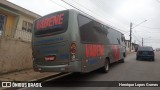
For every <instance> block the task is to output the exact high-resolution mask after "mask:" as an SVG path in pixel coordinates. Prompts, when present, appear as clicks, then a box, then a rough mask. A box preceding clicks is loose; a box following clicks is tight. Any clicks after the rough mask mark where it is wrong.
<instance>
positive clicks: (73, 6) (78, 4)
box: [64, 0, 128, 32]
mask: <svg viewBox="0 0 160 90" xmlns="http://www.w3.org/2000/svg"><path fill="white" fill-rule="evenodd" d="M72 1H73V0H72ZM64 2H65V1H64ZM73 2H74V3H76V4H78V5H79V6H81V7H83V8H84V9H86V10H88V11H90V12H92V13H93V14H96V15H97V16H99V17H101V18H103V19H105V20H107V21H109V20H108V19H106V17H104V16H101V15H99V14H97V13H95V12H93V11H92V10H90V9H88V8H87V7H85V6H83V5H81V4H79V3H78V2H76V1H73ZM65 3H67V2H65ZM67 4H69V3H67ZM69 5H71V4H69ZM71 6H72V7H74V8H77V7H75V6H73V5H71ZM79 10H80V9H79ZM109 22H111V21H109ZM111 23H113V22H111ZM107 25H108V24H107ZM109 26H110V27H112V28H115V27H113V26H111V25H109ZM115 29H117V30H120V31H122V32H128V31H125V30H122V29H118V28H115Z"/></svg>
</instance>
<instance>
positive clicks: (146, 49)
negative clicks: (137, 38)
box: [138, 47, 153, 51]
mask: <svg viewBox="0 0 160 90" xmlns="http://www.w3.org/2000/svg"><path fill="white" fill-rule="evenodd" d="M138 51H153V49H152V47H139V48H138Z"/></svg>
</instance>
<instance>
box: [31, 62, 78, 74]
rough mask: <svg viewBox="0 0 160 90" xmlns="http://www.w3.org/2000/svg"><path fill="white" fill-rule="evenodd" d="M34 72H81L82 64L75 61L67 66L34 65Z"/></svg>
mask: <svg viewBox="0 0 160 90" xmlns="http://www.w3.org/2000/svg"><path fill="white" fill-rule="evenodd" d="M33 68H34V71H37V72H81V62H80V61H74V62H70V63H69V64H65V65H53V66H45V65H37V64H36V63H33Z"/></svg>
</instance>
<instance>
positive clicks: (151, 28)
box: [140, 26, 160, 29]
mask: <svg viewBox="0 0 160 90" xmlns="http://www.w3.org/2000/svg"><path fill="white" fill-rule="evenodd" d="M140 27H144V28H148V29H160V28H153V27H147V26H140Z"/></svg>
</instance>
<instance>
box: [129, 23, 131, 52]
mask: <svg viewBox="0 0 160 90" xmlns="http://www.w3.org/2000/svg"><path fill="white" fill-rule="evenodd" d="M131 44H132V22H131V23H130V47H129V50H130V52H131V46H132V45H131Z"/></svg>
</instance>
